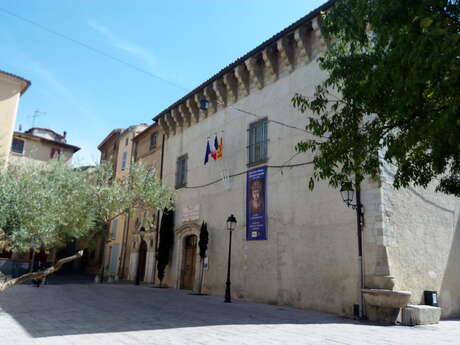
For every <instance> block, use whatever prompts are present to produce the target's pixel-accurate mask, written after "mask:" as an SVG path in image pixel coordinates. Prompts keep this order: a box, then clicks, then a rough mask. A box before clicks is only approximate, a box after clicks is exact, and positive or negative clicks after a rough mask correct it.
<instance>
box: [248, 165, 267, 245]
mask: <svg viewBox="0 0 460 345" xmlns="http://www.w3.org/2000/svg"><path fill="white" fill-rule="evenodd" d="M266 200H267V167H266V166H263V167H259V168H254V169H251V170H248V172H247V179H246V240H248V241H252V240H266V239H267V208H266Z"/></svg>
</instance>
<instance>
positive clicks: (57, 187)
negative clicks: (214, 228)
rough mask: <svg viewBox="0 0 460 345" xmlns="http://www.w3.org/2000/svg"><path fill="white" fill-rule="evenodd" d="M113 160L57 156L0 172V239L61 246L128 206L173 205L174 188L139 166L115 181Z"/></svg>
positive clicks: (24, 245) (22, 245)
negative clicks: (70, 160) (81, 162)
mask: <svg viewBox="0 0 460 345" xmlns="http://www.w3.org/2000/svg"><path fill="white" fill-rule="evenodd" d="M112 176H113V171H112V164H111V163H110V162H104V163H101V164H100V165H98V166H96V167H94V168H91V169H87V170H81V169H75V168H72V167H71V166H69V165H67V164H66V163H63V162H61V161H59V160H52V161H50V162H48V163H47V164H44V165H21V166H10V167H9V168H8V169H7V170H4V171H1V172H0V229H1V230H0V235H1V237H0V239H1V240H2V243H0V244H2V245H3V246H5V247H8V248H10V249H13V250H15V251H19V252H21V251H22V252H24V251H28V250H29V249H30V248H33V249H36V250H38V249H52V248H59V247H62V246H64V245H65V244H66V243H67V241H68V240H69V239H71V238H76V239H78V238H82V237H88V236H91V234H93V233H95V232H97V231H98V230H100V228H102V227H103V225H104V224H106V223H108V222H110V221H111V220H112V219H114V218H115V217H117V216H118V215H120V214H123V213H125V212H127V211H128V210H130V209H132V208H150V209H162V208H165V207H172V202H173V198H174V194H173V192H172V191H171V190H170V189H169V188H167V187H163V186H161V184H160V182H159V181H158V180H156V179H155V178H154V176H153V175H152V174H151V173H149V172H148V171H146V170H145V168H144V167H143V166H142V165H139V164H133V166H132V167H131V169H130V172H129V174H128V175H127V176H126V177H124V178H122V179H117V180H114V179H113V178H112Z"/></svg>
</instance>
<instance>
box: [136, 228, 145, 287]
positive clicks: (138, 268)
mask: <svg viewBox="0 0 460 345" xmlns="http://www.w3.org/2000/svg"><path fill="white" fill-rule="evenodd" d="M144 234H145V229H144V227H142V228H140V230H139V236H140V238H141V241H140V243H139V250H138V255H137V271H136V285H139V284H140V283H141V245H142V241H143V240H144Z"/></svg>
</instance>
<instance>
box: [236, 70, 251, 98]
mask: <svg viewBox="0 0 460 345" xmlns="http://www.w3.org/2000/svg"><path fill="white" fill-rule="evenodd" d="M235 77H236V79H237V80H238V83H239V84H240V85H241V86H242V89H243V90H245V93H246V96H248V95H249V88H250V85H249V71H248V69H247V67H246V64H241V65H238V66H236V68H235Z"/></svg>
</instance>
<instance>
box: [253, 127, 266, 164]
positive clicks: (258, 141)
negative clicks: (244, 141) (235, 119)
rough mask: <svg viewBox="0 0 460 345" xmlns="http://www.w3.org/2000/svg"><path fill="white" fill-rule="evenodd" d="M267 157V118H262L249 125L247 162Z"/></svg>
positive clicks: (255, 161)
mask: <svg viewBox="0 0 460 345" xmlns="http://www.w3.org/2000/svg"><path fill="white" fill-rule="evenodd" d="M267 158H268V157H267V119H263V120H260V121H257V122H254V123H252V124H250V125H249V146H248V164H254V163H259V162H263V161H266V160H267Z"/></svg>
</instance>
